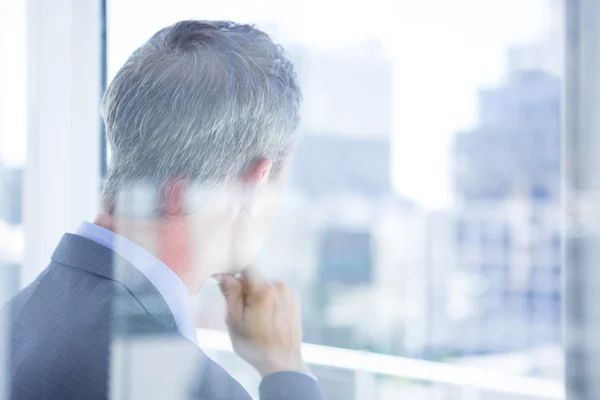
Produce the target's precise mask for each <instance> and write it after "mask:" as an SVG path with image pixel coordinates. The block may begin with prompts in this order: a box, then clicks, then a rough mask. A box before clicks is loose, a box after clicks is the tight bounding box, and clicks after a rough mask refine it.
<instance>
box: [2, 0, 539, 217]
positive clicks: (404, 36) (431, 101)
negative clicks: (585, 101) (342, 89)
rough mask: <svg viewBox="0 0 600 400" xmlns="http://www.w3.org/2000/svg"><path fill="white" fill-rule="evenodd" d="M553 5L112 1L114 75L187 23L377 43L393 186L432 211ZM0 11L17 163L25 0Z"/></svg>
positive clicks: (7, 113)
mask: <svg viewBox="0 0 600 400" xmlns="http://www.w3.org/2000/svg"><path fill="white" fill-rule="evenodd" d="M548 1H549V0H452V1H449V0H419V1H414V0H370V1H368V2H365V1H348V0H302V1H296V0H295V1H282V0H221V1H218V2H216V1H199V0H169V1H168V2H165V1H157V0H112V1H110V0H109V13H108V14H109V40H110V47H109V74H110V75H112V74H114V73H115V72H116V70H117V69H118V67H119V66H120V65H121V64H122V63H123V61H124V60H125V59H126V57H127V56H128V55H129V54H130V53H131V51H133V50H134V49H135V48H136V47H137V46H139V45H140V44H141V43H142V42H143V41H144V40H146V39H147V38H148V37H149V36H150V35H151V34H152V33H154V32H155V31H156V30H157V29H159V28H161V27H163V26H165V25H167V24H170V23H172V22H175V21H177V20H180V19H184V18H202V19H231V20H237V21H241V22H257V23H258V25H259V27H263V28H264V29H266V30H269V29H273V24H272V22H273V21H274V22H276V31H274V32H272V33H273V36H274V37H275V39H276V40H278V41H280V42H282V43H284V45H285V44H287V43H299V44H302V45H306V46H310V47H318V48H324V49H335V48H342V47H351V46H353V45H354V44H357V43H361V42H364V41H366V40H368V39H375V40H378V41H380V42H381V43H382V44H383V46H384V48H385V50H386V53H387V54H388V56H389V58H390V62H391V63H392V65H393V69H394V76H393V86H394V90H393V93H394V104H393V110H394V113H393V114H394V117H393V118H394V120H393V121H392V122H393V123H392V126H393V132H391V135H392V139H393V143H394V149H393V159H394V164H393V165H394V170H393V176H394V187H395V188H396V190H397V192H398V193H399V194H401V195H403V196H406V197H409V198H411V199H413V200H415V201H417V202H418V203H419V204H421V205H423V206H425V207H427V208H433V209H436V208H445V207H447V206H448V205H449V204H450V203H451V201H452V196H451V195H452V191H451V190H450V185H451V181H450V175H449V171H450V170H449V166H450V161H451V160H450V158H449V156H450V154H449V145H450V143H451V140H452V136H453V135H454V134H455V133H456V132H457V131H459V130H462V129H468V128H469V127H472V126H474V125H475V124H476V96H477V90H478V89H480V88H481V87H484V86H489V85H494V84H498V83H500V82H501V80H502V77H503V74H504V73H505V70H504V66H505V59H504V56H505V52H506V50H507V49H508V48H509V47H511V46H513V45H515V44H518V43H525V42H531V41H535V40H539V39H540V38H541V37H542V36H543V33H544V26H545V25H547V23H548V21H549V20H550V15H549V7H548ZM2 3H8V4H3V5H2V6H0V7H1V8H0V15H2V13H3V12H4V15H5V18H3V19H2V22H3V23H2V24H0V49H1V50H2V51H3V53H8V54H11V55H12V57H10V58H7V59H9V60H10V62H9V63H8V65H3V68H6V71H7V72H6V73H3V74H2V75H1V76H0V83H1V85H0V87H3V88H5V87H7V88H8V90H7V91H3V93H0V105H1V107H0V120H1V121H2V125H1V126H2V130H1V131H0V157H1V158H2V159H3V160H4V162H7V163H9V164H17V165H18V164H22V163H23V162H24V160H25V158H26V140H25V136H26V135H25V129H26V126H25V119H26V118H25V100H26V99H25V74H24V71H25V66H26V63H25V51H24V46H25V29H24V27H25V25H24V18H25V13H24V7H23V5H20V4H18V3H21V2H2ZM22 3H25V2H22ZM11 7H12V8H11ZM7 8H8V9H7ZM8 15H10V16H11V17H10V18H9V17H6V16H8ZM6 32H11V34H10V35H7V34H6ZM19 33H21V35H19ZM9 38H10V40H9ZM5 50H6V51H5Z"/></svg>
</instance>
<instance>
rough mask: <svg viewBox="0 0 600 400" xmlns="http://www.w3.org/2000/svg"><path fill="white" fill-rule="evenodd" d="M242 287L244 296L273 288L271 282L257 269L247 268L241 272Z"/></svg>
mask: <svg viewBox="0 0 600 400" xmlns="http://www.w3.org/2000/svg"><path fill="white" fill-rule="evenodd" d="M241 282H242V287H243V291H244V293H245V294H246V295H250V294H253V293H257V292H262V291H265V290H268V289H270V288H272V287H273V285H272V284H271V282H270V281H269V280H268V279H267V277H266V276H265V275H264V274H263V272H262V271H261V270H260V269H259V268H257V267H248V268H246V269H245V270H244V271H243V272H242V278H241Z"/></svg>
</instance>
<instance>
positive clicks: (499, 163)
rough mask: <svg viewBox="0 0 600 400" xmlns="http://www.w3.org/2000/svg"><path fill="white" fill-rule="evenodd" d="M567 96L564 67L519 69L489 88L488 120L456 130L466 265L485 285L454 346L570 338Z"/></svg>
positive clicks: (484, 349) (459, 240) (482, 105)
mask: <svg viewBox="0 0 600 400" xmlns="http://www.w3.org/2000/svg"><path fill="white" fill-rule="evenodd" d="M520 50H522V49H520ZM515 53H516V52H512V53H511V54H515ZM560 99H561V82H560V79H559V78H558V77H557V76H555V75H553V74H551V73H550V72H547V71H544V70H542V69H534V70H530V69H528V70H511V71H510V73H509V75H508V76H507V79H506V82H504V83H503V84H502V85H500V86H498V87H496V88H491V89H484V90H482V91H481V92H480V97H479V126H478V127H477V128H476V129H474V130H472V131H468V132H462V133H459V134H457V135H456V139H455V143H454V154H455V165H454V167H455V168H454V172H455V191H456V195H457V205H456V207H457V219H456V231H455V239H456V256H457V266H458V268H459V269H460V270H462V271H463V273H464V274H466V275H467V276H470V277H471V278H472V279H473V281H474V282H476V288H477V290H474V291H471V292H470V294H469V297H470V298H469V301H470V302H471V304H472V307H471V310H470V312H469V313H468V314H467V315H465V316H464V318H462V320H460V322H458V323H455V324H453V325H451V330H452V331H453V335H452V336H453V337H454V339H453V340H452V341H450V342H448V343H447V346H448V348H447V350H448V351H451V352H455V353H457V354H461V355H464V354H487V353H497V352H507V351H518V350H524V349H528V348H530V347H531V346H543V345H557V344H559V343H560V332H561V324H560V321H561V316H560V309H561V306H560V304H561V287H560V286H561V284H560V264H559V260H560V247H561V241H560V232H561V231H560V229H561V226H560V219H561V209H560V207H559V202H560Z"/></svg>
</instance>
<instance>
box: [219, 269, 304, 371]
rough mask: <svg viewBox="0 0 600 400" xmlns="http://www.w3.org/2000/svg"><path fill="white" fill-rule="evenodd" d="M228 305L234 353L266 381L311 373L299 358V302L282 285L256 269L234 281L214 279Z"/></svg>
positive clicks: (224, 277)
mask: <svg viewBox="0 0 600 400" xmlns="http://www.w3.org/2000/svg"><path fill="white" fill-rule="evenodd" d="M214 278H215V279H216V280H217V281H218V282H219V284H220V288H221V292H222V293H223V296H225V301H226V302H227V318H226V321H227V326H228V328H229V335H230V337H231V343H232V344H233V349H234V350H235V352H236V353H237V354H238V355H239V356H240V357H242V358H243V359H244V360H246V361H247V362H248V363H250V365H252V366H253V367H254V368H256V370H257V371H258V372H259V373H260V374H261V375H262V376H263V377H264V376H267V375H269V374H272V373H275V372H281V371H297V372H303V373H307V374H308V373H310V372H309V370H308V368H307V367H306V365H305V364H304V362H303V361H302V356H301V354H300V346H301V343H302V322H301V310H300V302H299V301H298V298H297V297H296V296H295V295H294V293H293V292H292V291H291V290H290V289H289V288H288V287H287V286H285V285H284V284H283V283H281V282H270V281H268V280H266V279H265V278H264V277H263V276H262V274H261V273H260V272H259V271H257V270H255V269H248V270H246V271H244V272H243V273H242V274H241V277H240V278H239V279H238V278H235V277H234V276H232V275H218V276H215V277H214Z"/></svg>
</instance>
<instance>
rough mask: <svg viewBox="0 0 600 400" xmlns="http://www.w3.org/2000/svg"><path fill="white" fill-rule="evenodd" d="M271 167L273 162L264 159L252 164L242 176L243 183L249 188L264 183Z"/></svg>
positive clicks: (267, 178)
mask: <svg viewBox="0 0 600 400" xmlns="http://www.w3.org/2000/svg"><path fill="white" fill-rule="evenodd" d="M272 166H273V162H272V161H271V160H269V159H266V158H261V159H259V160H256V161H254V162H252V163H251V164H250V165H249V166H248V168H247V169H246V171H245V172H244V174H243V176H242V181H243V183H244V184H245V185H246V186H248V187H250V188H254V187H256V186H259V185H261V184H263V183H266V182H267V181H268V180H269V174H270V172H271V167H272Z"/></svg>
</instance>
